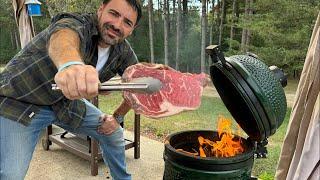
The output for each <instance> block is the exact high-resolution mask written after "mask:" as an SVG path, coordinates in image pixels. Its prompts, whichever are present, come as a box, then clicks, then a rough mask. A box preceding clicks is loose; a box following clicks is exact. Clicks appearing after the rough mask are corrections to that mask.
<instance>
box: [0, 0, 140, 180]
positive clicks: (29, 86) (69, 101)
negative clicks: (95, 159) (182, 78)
mask: <svg viewBox="0 0 320 180" xmlns="http://www.w3.org/2000/svg"><path fill="white" fill-rule="evenodd" d="M140 18H141V5H140V4H139V2H138V0H104V1H103V3H102V4H101V5H100V7H99V9H98V11H97V13H96V14H84V15H79V14H60V15H58V16H56V17H54V18H53V20H52V23H51V25H50V26H49V27H48V28H47V29H45V30H44V31H42V32H41V33H39V34H38V35H37V36H36V37H34V38H33V40H32V41H31V42H30V43H29V44H28V45H27V46H26V47H25V48H23V49H22V50H21V51H20V52H19V53H18V54H17V55H16V56H15V57H13V59H12V60H11V61H10V62H9V63H8V64H7V65H6V67H5V69H4V70H3V71H2V72H1V75H0V87H1V88H0V135H1V136H0V160H1V161H0V179H1V180H7V179H10V180H11V179H14V180H19V179H23V178H24V177H25V174H26V172H27V170H28V167H29V163H30V160H31V158H32V153H33V151H34V148H35V145H36V143H37V141H38V139H39V135H40V132H41V130H42V129H43V128H45V127H47V126H48V125H50V124H53V123H54V124H57V125H59V126H60V127H63V128H64V129H66V130H68V131H71V132H76V133H81V134H86V135H89V136H91V137H93V138H95V139H97V140H98V141H99V142H100V146H101V149H102V152H103V159H104V161H105V163H106V164H108V166H109V168H110V171H111V175H112V177H113V179H131V176H130V174H128V173H127V171H126V164H125V154H124V151H125V149H124V139H123V130H122V128H121V127H120V126H119V123H120V122H121V121H122V120H123V116H124V115H125V114H126V113H127V112H128V111H129V109H130V107H129V106H128V105H127V104H126V103H125V102H123V103H122V104H121V105H120V106H119V108H118V109H117V110H116V111H115V112H114V114H113V115H103V113H102V112H101V111H100V110H99V109H97V108H96V107H95V106H93V105H92V104H90V103H89V102H88V101H87V100H85V99H91V98H93V97H95V96H96V95H98V84H99V83H100V82H104V81H107V80H109V79H110V78H112V77H113V76H115V75H116V74H117V73H118V74H119V75H122V73H123V72H124V70H125V69H126V68H127V67H128V66H130V65H132V64H135V63H137V57H136V55H135V53H134V52H133V50H132V49H131V47H130V45H129V43H128V42H127V41H126V40H125V38H126V37H128V36H129V35H130V34H131V33H132V31H133V30H134V28H135V27H136V25H137V23H138V21H139V19H140ZM53 83H56V84H57V85H58V87H59V88H60V89H61V91H53V90H51V85H52V84H53Z"/></svg>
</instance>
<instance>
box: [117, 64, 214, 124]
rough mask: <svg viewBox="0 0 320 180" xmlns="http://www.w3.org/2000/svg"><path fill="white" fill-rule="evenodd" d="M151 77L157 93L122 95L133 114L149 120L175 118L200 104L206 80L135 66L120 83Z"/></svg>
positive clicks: (165, 69) (155, 67)
mask: <svg viewBox="0 0 320 180" xmlns="http://www.w3.org/2000/svg"><path fill="white" fill-rule="evenodd" d="M140 77H153V78H156V79H159V80H160V81H161V83H162V88H161V90H160V91H158V92H155V93H152V94H141V93H132V92H128V91H125V92H123V97H124V99H125V100H127V102H128V103H129V104H130V106H131V107H132V108H133V109H134V111H135V112H136V113H137V114H143V115H145V116H147V117H151V118H160V117H166V116H171V115H174V114H177V113H179V112H181V111H184V110H195V109H197V108H198V107H199V106H200V104H201V95H202V91H203V88H204V87H205V86H206V85H207V83H208V79H209V76H208V75H206V74H204V73H201V74H190V73H181V72H179V71H176V70H174V69H172V68H170V67H168V66H165V65H161V64H149V63H139V64H136V65H133V66H130V67H128V68H127V69H126V70H125V72H124V74H123V76H122V80H123V82H129V81H130V80H132V79H133V78H140Z"/></svg>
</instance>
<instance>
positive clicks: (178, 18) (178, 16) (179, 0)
mask: <svg viewBox="0 0 320 180" xmlns="http://www.w3.org/2000/svg"><path fill="white" fill-rule="evenodd" d="M180 36H181V0H178V9H177V42H176V43H177V47H176V48H177V49H176V70H179V63H180Z"/></svg>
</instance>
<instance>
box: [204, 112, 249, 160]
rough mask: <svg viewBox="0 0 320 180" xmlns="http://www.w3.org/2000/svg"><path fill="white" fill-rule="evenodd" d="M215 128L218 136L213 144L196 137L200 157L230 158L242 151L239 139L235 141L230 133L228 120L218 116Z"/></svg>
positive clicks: (229, 121)
mask: <svg viewBox="0 0 320 180" xmlns="http://www.w3.org/2000/svg"><path fill="white" fill-rule="evenodd" d="M217 128H218V129H217V131H218V135H219V140H218V141H215V142H213V141H210V140H209V139H205V138H203V137H202V136H199V137H198V141H199V144H200V146H199V155H200V156H201V157H207V156H214V157H232V156H235V155H237V154H240V153H242V152H243V151H244V148H243V147H242V145H241V139H240V138H239V139H236V138H235V136H234V134H233V132H232V129H231V120H230V119H227V118H224V117H222V116H219V118H218V127H217ZM239 129H240V128H239ZM238 133H239V131H238Z"/></svg>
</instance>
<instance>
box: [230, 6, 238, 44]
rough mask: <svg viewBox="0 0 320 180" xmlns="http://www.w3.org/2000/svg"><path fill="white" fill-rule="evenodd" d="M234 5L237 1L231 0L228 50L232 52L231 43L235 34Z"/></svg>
mask: <svg viewBox="0 0 320 180" xmlns="http://www.w3.org/2000/svg"><path fill="white" fill-rule="evenodd" d="M236 4H237V0H233V2H232V17H231V29H230V42H229V48H230V50H232V41H233V38H234V33H235V22H236V18H237V16H236Z"/></svg>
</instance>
